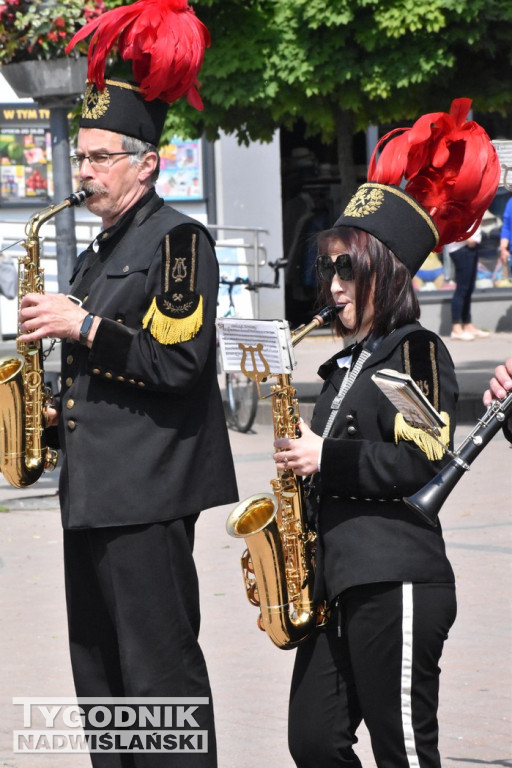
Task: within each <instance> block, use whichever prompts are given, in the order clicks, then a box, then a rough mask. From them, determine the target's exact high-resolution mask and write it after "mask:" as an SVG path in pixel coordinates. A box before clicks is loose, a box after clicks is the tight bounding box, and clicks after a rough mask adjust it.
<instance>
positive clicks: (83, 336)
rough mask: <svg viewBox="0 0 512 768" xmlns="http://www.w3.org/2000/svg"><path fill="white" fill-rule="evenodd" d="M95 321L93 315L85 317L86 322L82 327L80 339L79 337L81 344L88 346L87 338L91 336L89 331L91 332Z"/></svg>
mask: <svg viewBox="0 0 512 768" xmlns="http://www.w3.org/2000/svg"><path fill="white" fill-rule="evenodd" d="M93 320H94V315H91V313H89V314H88V315H86V316H85V317H84V321H83V323H82V325H81V326H80V331H79V337H78V340H79V342H80V344H87V337H88V335H89V331H90V330H91V326H92V321H93Z"/></svg>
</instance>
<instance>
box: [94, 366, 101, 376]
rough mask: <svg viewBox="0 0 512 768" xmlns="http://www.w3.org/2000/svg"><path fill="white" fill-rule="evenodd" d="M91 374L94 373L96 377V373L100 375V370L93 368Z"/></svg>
mask: <svg viewBox="0 0 512 768" xmlns="http://www.w3.org/2000/svg"><path fill="white" fill-rule="evenodd" d="M92 372H93V373H95V374H96V376H97V375H98V373H101V371H100V369H99V368H93V369H92Z"/></svg>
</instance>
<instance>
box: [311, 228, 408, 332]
mask: <svg viewBox="0 0 512 768" xmlns="http://www.w3.org/2000/svg"><path fill="white" fill-rule="evenodd" d="M330 240H336V241H337V242H339V243H340V245H341V248H342V252H344V253H348V254H349V255H350V256H351V258H352V269H353V273H354V282H355V302H356V327H355V328H350V329H349V328H346V327H345V326H344V325H343V323H342V321H341V320H340V318H339V317H337V318H336V321H335V326H334V330H335V332H336V333H337V334H338V335H339V336H355V335H357V333H358V332H359V330H360V329H361V324H362V321H363V312H364V308H365V306H366V305H367V304H368V301H369V300H370V299H371V295H372V287H373V286H375V294H374V299H373V302H374V318H373V323H372V327H371V328H370V333H372V334H373V335H374V336H377V337H379V336H384V335H386V334H388V333H390V332H391V331H392V330H394V329H395V328H400V327H401V326H402V325H407V323H413V322H414V321H415V320H417V319H418V318H419V316H420V307H419V303H418V299H417V297H416V293H415V291H414V288H413V285H412V279H411V275H410V273H409V270H408V269H407V267H406V266H405V265H404V264H402V262H401V261H399V260H398V259H397V257H396V256H395V255H394V253H392V251H390V250H389V248H387V247H386V246H385V245H383V244H382V243H381V242H380V240H377V238H376V237H374V236H373V235H370V234H368V232H364V231H363V230H362V229H355V228H351V227H334V229H329V230H327V231H325V232H320V233H319V235H318V237H317V243H318V252H319V253H327V243H328V242H329V241H330ZM319 288H320V292H319V296H318V305H319V306H325V305H326V304H331V305H332V304H333V300H332V295H331V283H329V282H324V283H322V284H320V286H319Z"/></svg>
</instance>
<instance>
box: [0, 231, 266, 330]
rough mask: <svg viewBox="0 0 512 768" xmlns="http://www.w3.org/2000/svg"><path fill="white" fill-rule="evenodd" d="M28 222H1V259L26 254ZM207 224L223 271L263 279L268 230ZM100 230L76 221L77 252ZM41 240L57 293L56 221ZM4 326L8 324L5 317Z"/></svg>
mask: <svg viewBox="0 0 512 768" xmlns="http://www.w3.org/2000/svg"><path fill="white" fill-rule="evenodd" d="M25 224H26V222H25V221H21V220H20V221H12V220H11V221H8V220H4V221H2V222H0V258H12V259H17V258H18V257H19V256H20V255H23V254H24V253H25V251H24V249H23V246H22V244H21V243H22V242H23V241H24V240H25ZM206 227H207V228H208V229H209V230H210V231H211V232H212V234H213V236H214V237H216V240H217V253H218V256H219V265H220V268H221V270H222V267H241V268H244V269H247V270H249V273H250V277H251V279H252V280H253V281H255V282H258V281H259V280H260V270H261V268H262V267H264V266H265V265H266V264H267V248H266V246H265V244H264V243H263V241H262V239H263V238H264V236H265V235H268V234H269V232H268V230H266V229H263V228H261V227H242V226H230V225H226V224H206ZM99 230H100V225H99V222H98V223H96V222H87V221H78V222H77V223H76V227H75V231H76V240H77V254H78V253H80V252H81V251H83V250H85V248H87V246H88V245H89V243H90V242H91V241H92V240H93V239H94V238H95V237H96V235H97V234H98V232H99ZM41 241H42V259H41V261H42V263H43V266H44V269H45V288H46V290H47V291H48V292H50V293H54V292H57V290H58V281H57V248H56V237H55V225H54V223H53V222H49V223H48V224H47V225H45V227H44V229H43V230H42V236H41ZM240 251H242V252H243V258H241V257H240ZM231 252H232V256H231ZM221 257H222V258H221ZM0 300H1V301H2V303H4V302H5V301H6V299H5V298H4V297H1V299H0ZM253 302H254V304H255V306H254V311H255V313H256V317H258V316H259V312H260V306H259V302H260V298H259V295H258V294H255V295H254V297H253ZM15 304H16V302H13V301H10V302H9V307H8V313H9V318H10V315H11V314H13V312H14V315H13V317H15ZM11 305H12V306H11ZM5 309H6V308H5V306H4V307H3V312H2V314H3V315H5V314H6V312H5ZM2 325H6V323H5V318H4V323H3V324H2ZM7 325H9V326H10V325H12V322H11V321H10V322H8V323H7ZM7 332H9V329H7ZM3 333H4V328H3V327H2V328H0V335H3Z"/></svg>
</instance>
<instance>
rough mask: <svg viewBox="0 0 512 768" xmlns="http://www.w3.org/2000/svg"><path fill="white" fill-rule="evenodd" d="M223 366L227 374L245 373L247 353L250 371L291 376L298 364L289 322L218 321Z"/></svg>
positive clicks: (247, 364)
mask: <svg viewBox="0 0 512 768" xmlns="http://www.w3.org/2000/svg"><path fill="white" fill-rule="evenodd" d="M217 329H218V332H219V346H220V351H221V356H222V367H223V369H224V370H225V371H226V372H231V371H241V370H242V362H243V357H244V354H245V362H244V366H245V368H246V370H247V369H248V370H249V371H252V370H254V369H256V370H257V371H258V372H260V373H263V372H264V371H265V363H266V364H267V365H268V372H269V373H270V374H280V373H285V374H290V373H291V372H292V371H293V369H294V368H295V365H296V360H295V355H294V353H293V346H292V340H291V333H290V326H289V325H288V322H287V321H286V320H243V319H240V318H235V317H219V318H217Z"/></svg>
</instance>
